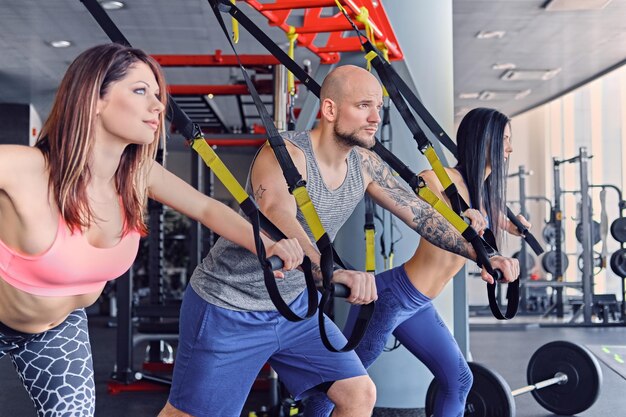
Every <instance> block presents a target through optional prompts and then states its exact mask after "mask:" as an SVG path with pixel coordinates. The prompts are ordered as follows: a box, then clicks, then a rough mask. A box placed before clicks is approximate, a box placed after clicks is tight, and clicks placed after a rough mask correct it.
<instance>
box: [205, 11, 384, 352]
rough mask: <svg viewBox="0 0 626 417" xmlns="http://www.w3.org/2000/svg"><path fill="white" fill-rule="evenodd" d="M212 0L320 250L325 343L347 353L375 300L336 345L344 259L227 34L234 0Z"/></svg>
mask: <svg viewBox="0 0 626 417" xmlns="http://www.w3.org/2000/svg"><path fill="white" fill-rule="evenodd" d="M209 3H210V4H211V8H212V10H213V12H214V13H215V17H216V18H217V20H218V22H219V24H220V27H221V28H222V30H223V31H224V34H225V35H226V38H227V39H228V42H229V44H230V46H231V48H232V49H233V52H234V54H235V56H236V57H237V60H238V63H239V67H240V69H241V72H242V74H243V77H244V80H245V82H246V84H247V86H248V90H249V92H250V95H251V96H252V99H253V101H254V104H255V106H256V107H257V110H258V111H259V116H260V117H261V120H262V122H263V125H264V127H265V129H266V134H267V137H268V142H269V144H270V147H271V148H272V150H273V151H274V155H275V156H276V159H277V161H278V164H279V165H280V168H281V170H282V172H283V176H284V177H285V180H286V182H287V185H288V187H289V192H290V193H291V194H292V195H293V196H294V198H295V201H296V204H297V205H298V208H299V209H300V211H301V212H302V214H303V216H304V218H305V220H306V223H307V225H308V227H309V229H310V230H311V233H312V234H313V238H314V239H315V244H316V246H317V248H318V250H319V252H320V265H319V266H320V270H321V273H322V298H321V300H320V304H319V314H318V317H319V326H320V334H321V337H322V342H323V343H324V346H326V348H327V349H328V350H330V351H332V352H346V351H349V350H352V349H354V348H355V347H356V346H357V345H358V344H359V342H360V341H361V338H362V337H363V335H364V334H365V330H366V329H367V325H368V323H369V320H370V318H371V316H372V314H373V312H374V303H373V302H372V303H370V304H368V305H364V306H361V308H360V310H359V318H358V319H357V323H356V325H355V328H354V331H353V332H352V335H350V338H349V339H348V341H347V343H346V345H345V346H344V347H342V348H340V349H338V348H336V347H334V346H333V344H332V343H331V342H330V340H329V339H328V337H327V335H326V329H325V315H324V309H325V306H326V304H327V303H328V302H329V301H330V300H331V299H332V297H333V295H334V292H335V284H333V283H332V281H331V280H332V276H333V273H334V265H335V260H337V263H338V264H340V265H343V263H341V261H340V260H339V258H338V257H337V254H336V253H335V251H334V249H333V246H332V242H331V240H330V237H329V236H328V234H327V233H326V231H325V230H324V226H323V225H322V222H321V221H320V218H319V216H318V214H317V211H316V210H315V207H314V205H313V202H312V201H311V197H310V196H309V193H308V191H307V189H306V182H305V181H304V180H303V179H302V176H301V175H300V173H299V172H298V169H297V168H296V166H295V165H294V163H293V160H292V159H291V156H290V155H289V152H288V151H287V147H286V145H285V141H284V139H283V138H282V136H281V135H280V133H279V132H278V129H277V128H276V126H275V125H274V123H273V121H272V119H271V118H270V116H269V114H268V113H267V109H266V108H265V106H264V105H263V102H262V101H261V98H260V96H259V94H258V92H257V91H256V88H255V86H254V84H253V83H252V80H251V79H250V76H249V75H248V72H247V71H246V69H245V68H244V67H243V65H242V63H241V61H240V60H239V55H238V53H237V50H236V48H235V45H234V44H233V42H232V41H231V39H230V37H229V36H228V30H227V29H226V25H225V23H224V20H223V18H222V16H221V12H228V13H229V12H230V10H232V9H235V8H236V6H233V5H232V4H231V3H228V2H223V1H222V2H220V1H219V0H209ZM231 15H232V16H233V17H234V18H235V19H237V20H239V19H238V15H237V13H232V14H231Z"/></svg>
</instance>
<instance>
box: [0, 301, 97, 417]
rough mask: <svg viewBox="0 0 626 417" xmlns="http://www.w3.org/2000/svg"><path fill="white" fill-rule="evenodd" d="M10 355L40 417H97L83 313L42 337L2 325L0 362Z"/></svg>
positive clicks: (46, 332) (75, 315)
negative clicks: (95, 416)
mask: <svg viewBox="0 0 626 417" xmlns="http://www.w3.org/2000/svg"><path fill="white" fill-rule="evenodd" d="M7 354H8V355H9V356H10V357H11V360H12V361H13V365H14V366H15V369H16V370H17V373H18V375H19V377H20V380H21V381H22V384H24V387H25V388H26V391H28V394H29V396H30V398H31V399H32V400H33V402H34V403H35V408H36V409H37V415H38V416H39V417H85V416H89V417H91V416H93V415H94V408H95V386H94V378H93V363H92V360H91V346H90V344H89V334H88V331H87V316H86V315H85V311H84V310H83V309H79V310H76V311H74V312H72V313H71V314H70V315H69V316H68V317H67V319H66V320H65V321H64V322H63V323H61V324H60V325H58V326H57V327H55V328H53V329H50V330H48V331H45V332H43V333H38V334H28V333H21V332H17V331H15V330H13V329H11V328H9V327H7V326H5V325H3V324H2V323H0V358H2V357H3V356H4V355H7Z"/></svg>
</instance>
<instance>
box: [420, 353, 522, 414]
mask: <svg viewBox="0 0 626 417" xmlns="http://www.w3.org/2000/svg"><path fill="white" fill-rule="evenodd" d="M469 367H470V369H471V371H472V374H473V375H474V383H473V384H472V388H471V389H470V392H469V394H468V395H467V400H466V401H465V413H464V415H465V416H471V417H514V416H515V401H514V400H513V396H512V395H511V388H509V384H507V383H506V381H505V380H504V378H502V376H500V375H499V374H498V373H496V372H494V371H491V370H490V369H487V368H486V367H484V366H483V365H479V364H477V363H475V362H470V363H469ZM437 390H438V384H437V381H436V380H433V382H431V383H430V386H429V387H428V391H427V392H426V415H427V416H432V415H434V412H435V399H436V396H437Z"/></svg>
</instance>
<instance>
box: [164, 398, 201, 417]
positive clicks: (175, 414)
mask: <svg viewBox="0 0 626 417" xmlns="http://www.w3.org/2000/svg"><path fill="white" fill-rule="evenodd" d="M157 417H193V416H192V415H191V414H187V413H184V412H182V411H180V410H179V409H177V408H175V407H174V406H173V405H172V404H170V403H169V401H168V402H167V403H166V404H165V407H163V410H161V412H160V413H159V415H158V416H157Z"/></svg>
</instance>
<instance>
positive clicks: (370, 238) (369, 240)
mask: <svg viewBox="0 0 626 417" xmlns="http://www.w3.org/2000/svg"><path fill="white" fill-rule="evenodd" d="M375 235H376V231H375V230H374V229H365V270H366V271H367V272H376V243H375V240H374V236H375Z"/></svg>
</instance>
